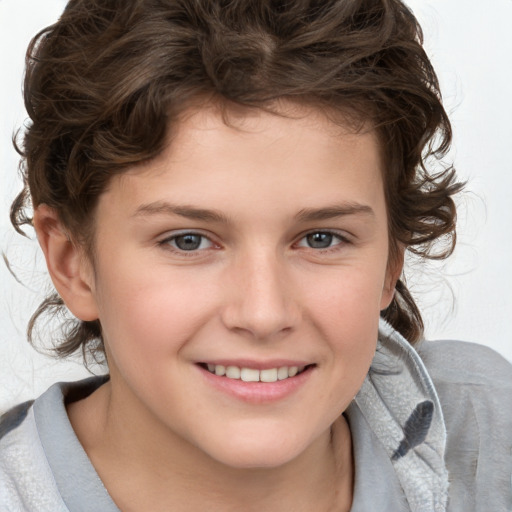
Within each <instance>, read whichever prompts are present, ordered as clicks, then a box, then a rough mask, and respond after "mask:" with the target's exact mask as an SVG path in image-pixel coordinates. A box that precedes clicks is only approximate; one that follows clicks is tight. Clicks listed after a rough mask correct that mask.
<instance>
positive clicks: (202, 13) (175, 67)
mask: <svg viewBox="0 0 512 512" xmlns="http://www.w3.org/2000/svg"><path fill="white" fill-rule="evenodd" d="M422 38H423V36H422V32H421V28H420V26H419V25H418V22H417V20H416V19H415V17H414V16H413V14H412V13H411V11H410V10H409V9H408V8H407V7H406V6H405V5H404V4H403V3H402V2H401V1H399V0H71V1H70V2H69V3H68V5H67V7H66V9H65V10H64V12H63V14H62V16H61V17H60V19H59V20H58V22H57V23H55V24H54V25H52V26H50V27H47V28H45V29H44V30H42V31H41V32H40V33H39V34H37V35H36V36H35V37H34V39H33V40H32V42H31V43H30V46H29V48H28V51H27V58H26V75H25V84H24V95H25V105H26V108H27V111H28V114H29V117H30V124H29V125H28V126H27V127H26V129H25V131H24V133H23V139H22V142H21V143H20V144H19V145H18V151H19V153H20V154H21V156H22V160H21V169H22V173H23V176H24V183H25V186H24V189H23V191H22V192H21V193H20V194H19V196H18V197H17V198H16V199H15V201H14V203H13V205H12V209H11V220H12V223H13V225H14V226H15V228H16V229H17V230H18V231H19V232H23V231H22V225H23V224H31V222H32V220H31V208H32V207H34V208H35V207H37V206H38V205H40V204H43V203H44V204H47V205H49V206H50V207H51V208H53V209H54V210H55V211H56V212H57V213H58V215H59V218H60V220H61V222H62V223H63V225H64V226H65V227H66V229H67V230H68V231H69V232H70V233H71V235H72V236H73V238H74V239H75V240H77V241H79V242H80V243H82V244H84V246H85V247H87V248H89V249H90V248H92V247H93V235H94V233H93V227H94V226H93V221H92V219H93V213H94V209H95V206H96V204H97V201H98V197H99V196H100V194H101V193H102V191H104V190H105V188H106V186H107V185H108V183H109V180H110V179H111V178H112V177H113V176H114V175H115V174H118V173H122V172H123V171H124V170H125V169H127V168H128V167H130V166H133V165H135V164H137V163H140V162H142V161H147V160H149V159H151V158H153V157H155V156H156V155H158V154H159V153H160V152H161V151H162V150H163V148H164V145H165V137H166V134H167V133H168V131H169V128H170V127H171V126H172V123H173V122H177V117H178V115H179V114H180V113H181V112H182V111H183V110H184V109H185V108H186V106H187V105H189V104H190V102H191V101H194V98H198V97H210V98H216V99H217V100H221V101H222V102H224V103H225V104H227V105H229V104H235V105H241V106H244V107H249V108H263V109H266V108H268V107H269V105H271V104H272V102H273V101H275V100H277V99H280V98H285V99H289V100H291V101H294V102H302V103H305V104H311V105H314V106H318V107H321V108H325V109H326V111H330V112H333V113H342V114H343V115H345V118H346V116H347V115H348V116H349V118H351V119H353V120H356V121H357V122H361V123H369V124H370V125H371V126H372V127H374V128H375V130H376V133H377V134H378V137H379V141H380V144H381V146H382V152H383V157H384V183H385V185H384V187H385V196H386V202H387V208H388V217H389V239H390V257H391V258H392V257H397V254H398V250H399V248H400V247H406V248H407V250H409V251H412V252H413V253H415V254H417V255H419V256H420V257H422V258H445V257H447V256H448V255H449V254H450V253H451V252H452V251H453V248H454V244H455V217H456V211H455V205H454V202H453V199H452V196H453V195H454V194H455V193H457V192H458V191H459V190H460V189H461V187H462V185H461V184H460V183H458V182H457V181H456V176H455V171H454V170H453V168H452V167H446V168H445V169H444V170H443V171H441V172H439V171H437V172H432V171H430V170H429V167H430V166H431V164H432V163H435V162H436V161H438V160H439V159H441V158H442V157H443V156H444V155H445V154H446V152H447V151H448V149H449V147H450V144H451V136H452V135H451V127H450V122H449V119H448V117H447V114H446V112H445V110H444V108H443V105H442V102H441V93H440V90H439V84H438V80H437V77H436V74H435V71H434V69H433V68H432V65H431V63H430V61H429V59H428V57H427V55H426V53H425V51H424V49H423V47H422ZM439 240H442V241H444V242H445V243H444V244H442V246H441V247H440V246H439V244H437V243H436V242H438V241H439ZM64 308H65V305H64V304H63V302H62V300H61V299H60V298H59V297H58V295H56V294H54V295H52V296H49V297H48V298H47V299H46V300H45V301H44V302H43V303H42V304H41V305H40V306H39V308H38V309H37V311H36V312H35V314H34V315H33V317H32V319H31V321H30V323H29V327H28V333H29V340H32V334H33V329H34V326H35V324H36V321H37V319H38V318H40V317H41V315H44V314H45V313H46V314H57V313H59V312H61V311H62V310H63V309H64ZM381 314H382V316H383V317H384V318H385V319H387V320H388V321H389V322H390V323H391V324H392V325H393V326H394V327H395V328H396V329H397V330H398V331H400V332H401V333H402V334H403V335H404V336H405V337H406V338H407V339H408V340H409V341H411V342H413V343H414V342H415V341H417V340H418V339H420V338H421V336H422V332H423V322H422V318H421V314H420V312H419V310H418V308H417V306H416V304H415V302H414V300H413V298H412V296H411V294H410V293H409V291H408V289H407V287H406V285H405V284H404V279H402V280H399V281H398V283H397V286H396V293H395V297H394V299H393V302H392V303H391V305H390V306H389V307H388V308H387V309H386V310H385V311H383V312H382V313H381ZM80 348H81V349H82V351H83V353H84V354H86V353H93V352H95V353H99V354H101V353H102V352H103V340H102V333H101V325H100V322H99V320H97V321H92V322H83V321H80V320H73V321H72V322H71V323H69V322H68V323H66V325H64V326H63V338H62V340H60V341H59V343H58V344H57V345H56V351H57V353H58V354H59V355H61V356H65V355H69V354H72V353H74V352H75V351H77V350H79V349H80Z"/></svg>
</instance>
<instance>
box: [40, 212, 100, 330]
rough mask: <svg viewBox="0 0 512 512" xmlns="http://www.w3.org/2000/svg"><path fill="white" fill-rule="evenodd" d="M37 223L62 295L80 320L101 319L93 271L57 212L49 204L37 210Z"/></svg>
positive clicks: (50, 268)
mask: <svg viewBox="0 0 512 512" xmlns="http://www.w3.org/2000/svg"><path fill="white" fill-rule="evenodd" d="M33 223H34V228H35V230H36V233H37V239H38V241H39V245H40V246H41V249H42V250H43V253H44V257H45V259H46V266H47V267H48V272H49V273H50V277H51V278H52V281H53V284H54V286H55V288H56V290H57V292H58V294H59V295H60V297H61V298H62V300H63V301H64V303H65V304H66V306H67V307H68V309H69V310H70V311H71V313H73V315H75V316H76V317H77V318H79V319H80V320H84V321H92V320H97V319H98V310H97V307H96V301H95V299H94V293H93V284H94V274H93V269H92V266H91V264H90V262H89V261H88V259H87V258H86V257H85V255H84V254H83V251H82V250H81V248H80V247H79V246H78V245H77V244H76V243H74V242H72V241H71V239H70V237H69V236H68V234H67V232H66V230H65V229H64V227H63V226H62V223H61V222H60V219H59V217H58V215H57V213H56V211H55V210H54V209H52V208H50V207H49V206H48V205H46V204H41V205H39V206H38V207H37V208H36V210H35V211H34V220H33Z"/></svg>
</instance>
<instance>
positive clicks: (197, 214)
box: [133, 201, 375, 224]
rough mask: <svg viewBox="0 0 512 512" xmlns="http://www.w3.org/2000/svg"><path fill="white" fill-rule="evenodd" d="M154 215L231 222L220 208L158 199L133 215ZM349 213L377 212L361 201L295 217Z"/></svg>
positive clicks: (310, 210)
mask: <svg viewBox="0 0 512 512" xmlns="http://www.w3.org/2000/svg"><path fill="white" fill-rule="evenodd" d="M152 215H178V216H180V217H184V218H187V219H191V220H200V221H204V222H217V223H220V224H230V223H231V221H230V219H229V217H227V216H226V215H224V214H223V213H222V212H220V211H218V210H208V209H205V208H197V207H195V206H191V205H174V204H171V203H168V202H166V201H156V202H154V203H148V204H143V205H141V206H139V207H138V208H137V210H136V211H135V213H134V214H133V217H145V216H152ZM348 215H365V216H370V217H375V212H374V211H373V209H372V208H371V207H370V206H368V205H364V204H359V203H343V204H338V205H332V206H327V207H323V208H304V209H302V210H300V211H299V212H298V213H297V214H296V215H295V219H296V220H297V221H299V222H312V221H320V220H329V219H334V218H337V217H345V216H348Z"/></svg>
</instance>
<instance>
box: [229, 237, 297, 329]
mask: <svg viewBox="0 0 512 512" xmlns="http://www.w3.org/2000/svg"><path fill="white" fill-rule="evenodd" d="M231 272H233V275H232V276H231V277H232V279H231V282H232V283H233V287H232V290H231V292H230V294H229V299H228V304H227V307H226V309H225V314H224V321H225V323H226V325H227V326H228V327H229V328H231V329H237V330H242V331H245V332H247V333H250V334H251V335H252V336H253V337H255V338H259V339H263V338H268V337H269V336H272V335H275V334H278V333H282V332H284V331H288V330H291V329H292V328H293V327H294V326H295V324H296V323H297V320H298V307H297V304H296V303H295V300H294V297H293V293H292V283H291V280H290V275H289V272H288V271H287V268H286V265H285V262H284V260H283V258H281V257H280V256H279V255H278V254H277V253H276V251H273V250H270V249H268V248H262V247H260V248H259V249H258V250H256V251H251V252H247V253H245V254H244V255H240V258H239V260H238V261H237V263H236V264H235V265H234V266H233V267H232V269H231Z"/></svg>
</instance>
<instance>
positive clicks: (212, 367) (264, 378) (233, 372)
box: [207, 364, 304, 382]
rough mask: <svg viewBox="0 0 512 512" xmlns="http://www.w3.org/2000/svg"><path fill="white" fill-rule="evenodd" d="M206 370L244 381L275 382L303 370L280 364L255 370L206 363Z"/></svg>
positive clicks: (302, 368)
mask: <svg viewBox="0 0 512 512" xmlns="http://www.w3.org/2000/svg"><path fill="white" fill-rule="evenodd" d="M207 367H208V371H209V372H210V373H214V374H215V375H218V376H219V377H224V376H225V377H227V378H228V379H235V380H243V381H244V382H277V381H278V380H284V379H288V378H289V377H295V375H297V374H299V373H301V372H302V371H303V370H304V366H281V367H280V368H268V369H266V370H256V369H254V368H239V367H238V366H227V367H226V366H223V365H221V364H208V365H207Z"/></svg>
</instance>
